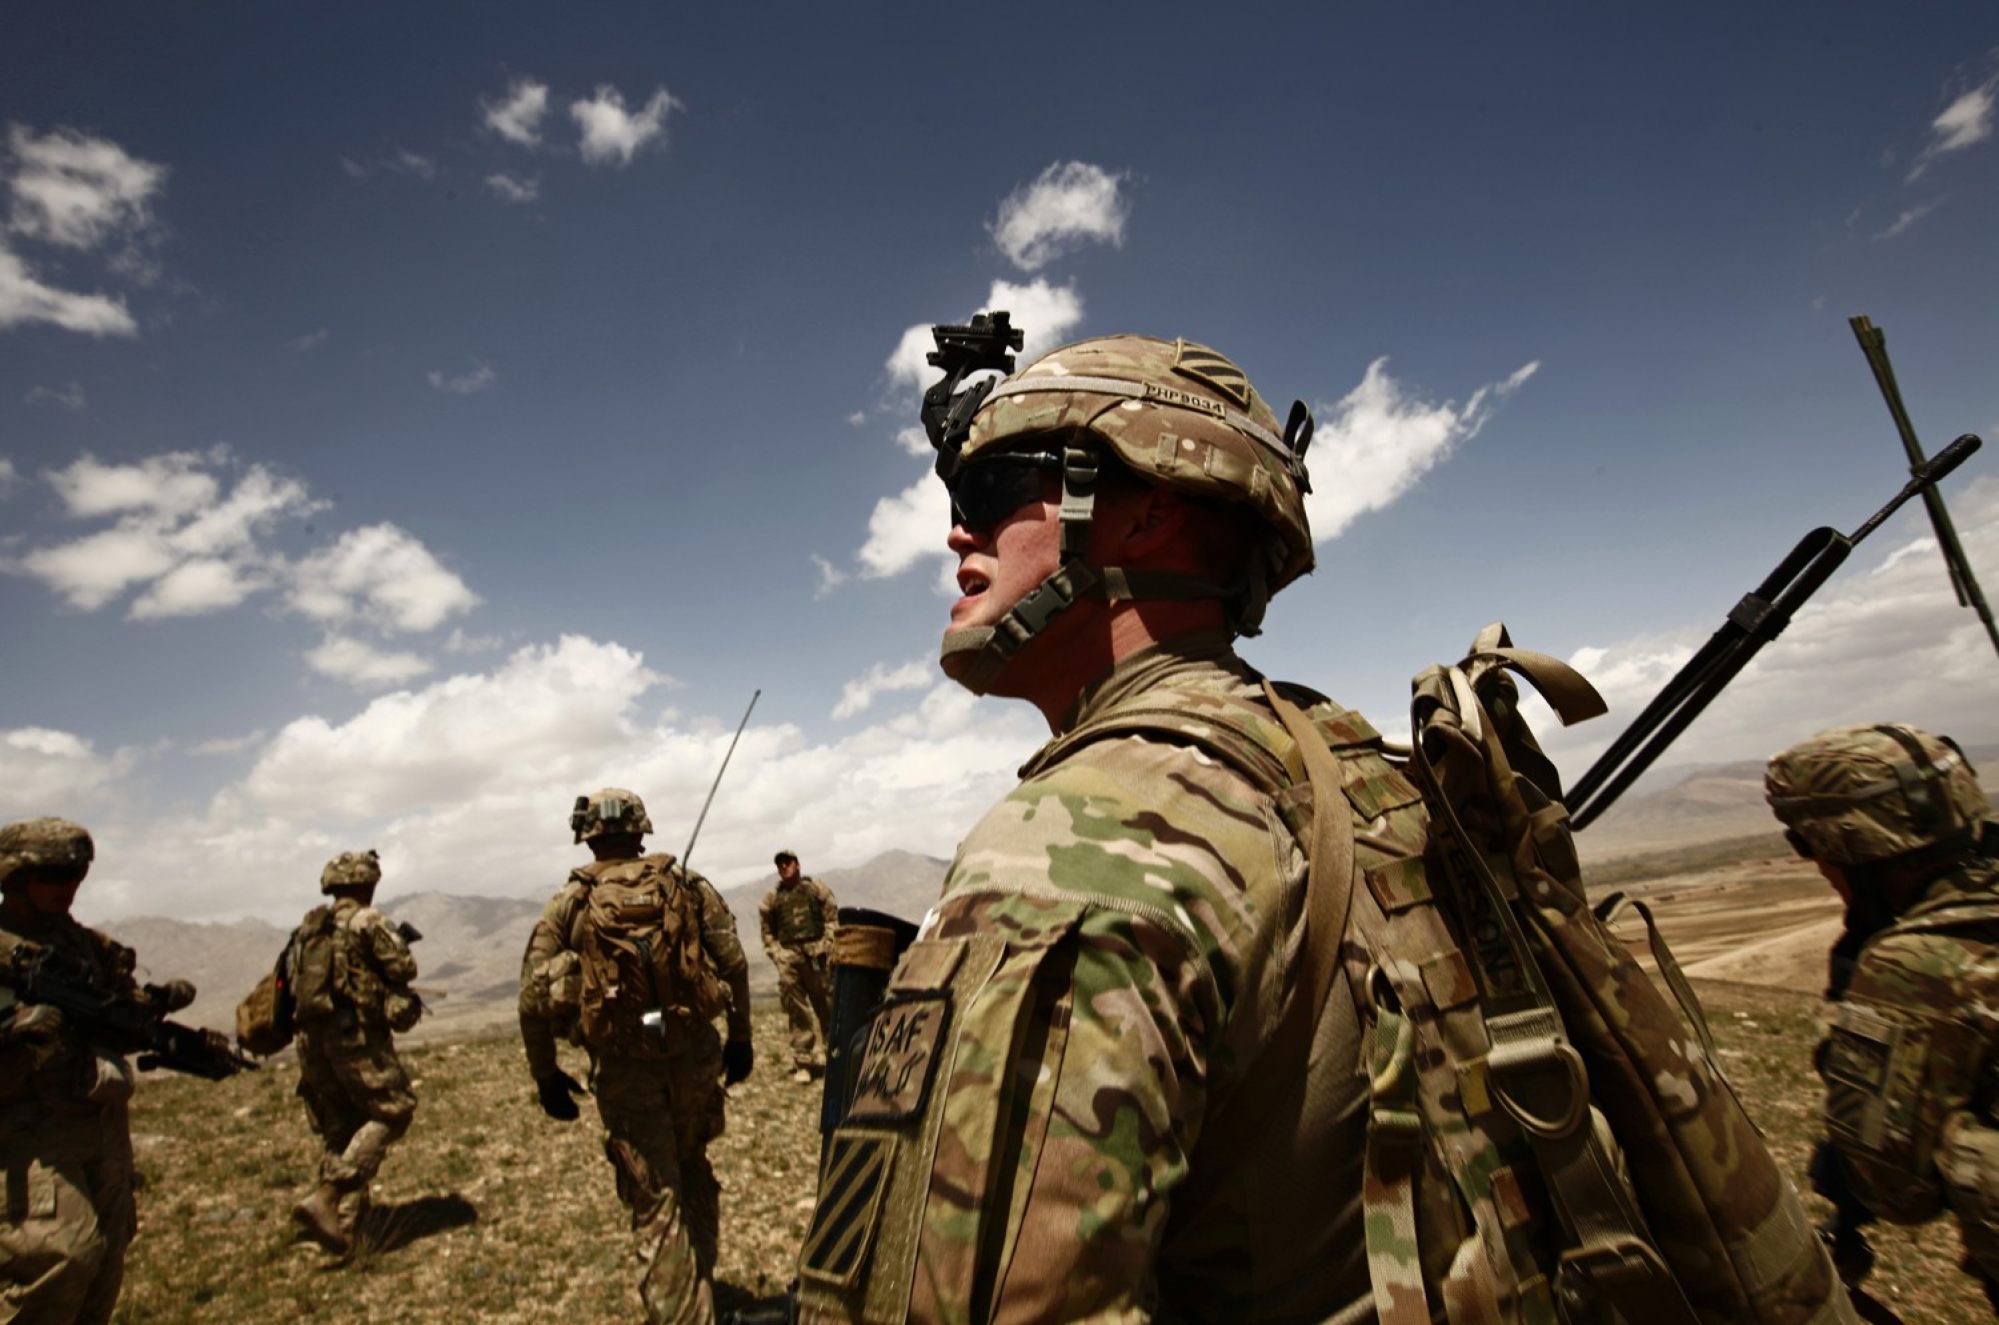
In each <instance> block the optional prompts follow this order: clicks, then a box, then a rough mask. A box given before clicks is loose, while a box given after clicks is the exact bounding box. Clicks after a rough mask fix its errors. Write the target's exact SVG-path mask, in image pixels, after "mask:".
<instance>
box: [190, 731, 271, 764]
mask: <svg viewBox="0 0 1999 1325" xmlns="http://www.w3.org/2000/svg"><path fill="white" fill-rule="evenodd" d="M264 735H265V733H264V729H263V728H262V727H259V728H257V729H256V730H255V731H251V732H245V733H244V734H243V735H241V736H218V737H216V738H215V739H214V740H212V741H200V742H198V743H196V744H194V745H191V746H189V747H188V751H187V752H188V753H189V754H192V755H201V756H203V757H204V758H206V757H212V756H216V755H236V754H242V753H243V752H244V751H245V750H251V749H255V748H256V747H257V746H259V745H262V744H263V742H264Z"/></svg>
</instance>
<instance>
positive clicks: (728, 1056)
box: [722, 1040, 757, 1086]
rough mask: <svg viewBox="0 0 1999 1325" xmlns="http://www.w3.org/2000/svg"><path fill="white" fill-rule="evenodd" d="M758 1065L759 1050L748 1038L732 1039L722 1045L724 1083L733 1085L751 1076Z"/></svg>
mask: <svg viewBox="0 0 1999 1325" xmlns="http://www.w3.org/2000/svg"><path fill="white" fill-rule="evenodd" d="M756 1065H757V1051H756V1050H755V1049H754V1048H752V1047H751V1045H750V1042H749V1041H748V1040H731V1041H729V1042H728V1043H727V1044H725V1045H723V1046H722V1084H723V1085H725V1086H733V1085H735V1084H736V1083H737V1082H738V1081H741V1080H742V1079H743V1078H745V1077H747V1076H749V1074H750V1069H751V1068H753V1067H755V1066H756Z"/></svg>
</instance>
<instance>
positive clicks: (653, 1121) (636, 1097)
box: [520, 793, 750, 1325]
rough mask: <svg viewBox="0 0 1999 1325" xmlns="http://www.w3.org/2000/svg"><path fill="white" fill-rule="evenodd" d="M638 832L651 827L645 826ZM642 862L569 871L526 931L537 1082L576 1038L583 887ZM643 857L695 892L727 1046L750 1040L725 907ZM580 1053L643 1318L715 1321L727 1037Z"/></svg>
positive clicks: (732, 925) (525, 1013)
mask: <svg viewBox="0 0 1999 1325" xmlns="http://www.w3.org/2000/svg"><path fill="white" fill-rule="evenodd" d="M623 794H624V795H626V796H627V797H629V798H630V800H631V801H632V802H633V803H636V802H637V798H636V797H632V796H630V793H623ZM640 814H641V815H642V814H643V809H642V808H641V810H640ZM645 827H646V830H648V831H649V830H650V828H651V823H650V821H649V820H647V821H645ZM578 840H583V834H582V833H581V832H579V834H578ZM634 843H635V844H636V838H634ZM635 849H636V846H635ZM637 859H638V857H636V856H634V857H631V858H624V859H600V860H596V861H593V862H591V863H590V864H588V865H584V866H581V867H580V868H578V869H575V870H572V871H571V872H570V875H569V880H568V882H567V883H565V884H564V885H563V887H562V890H561V891H560V892H558V893H556V895H555V896H554V897H553V898H551V899H550V900H549V903H548V905H547V907H545V908H544V909H543V911H542V914H541V919H540V920H539V921H538V922H537V923H536V924H535V927H534V932H533V933H532V934H531V935H530V936H529V939H528V946H527V952H526V954H525V956H524V957H523V959H522V963H521V997H520V1024H521V1039H522V1043H523V1046H524V1047H525V1049H526V1051H527V1059H528V1069H529V1071H530V1072H531V1073H532V1074H533V1076H534V1077H535V1078H536V1080H537V1081H540V1080H543V1079H546V1078H549V1077H551V1076H554V1075H557V1074H559V1072H560V1063H559V1061H558V1058H557V1053H556V1045H557V1041H558V1039H560V1038H569V1039H571V1040H573V1041H574V1042H576V1043H579V1044H580V1043H583V1041H582V1037H581V1033H580V1031H579V1029H578V1027H577V1024H576V1004H575V998H576V994H575V981H576V980H577V978H578V967H577V962H578V959H579V955H580V954H581V953H582V951H583V949H584V933H583V931H584V924H585V920H586V917H587V910H588V902H589V895H590V889H591V887H592V886H593V885H594V884H595V883H596V882H597V880H598V878H599V877H600V876H602V875H604V874H606V873H607V872H610V871H612V870H620V871H623V872H629V868H630V866H631V865H632V864H633V863H634V862H635V861H636V860H637ZM645 859H646V860H647V861H650V862H653V863H655V864H657V866H658V867H659V868H660V869H662V870H666V869H668V868H669V867H672V868H671V870H670V872H671V874H672V875H673V877H675V878H678V879H682V880H684V881H688V882H691V883H692V884H693V886H694V887H695V888H696V889H698V890H699V894H700V903H701V946H702V949H703V951H704V952H705V953H706V955H707V958H708V960H709V961H710V962H711V963H712V965H713V968H714V970H715V973H716V974H717V975H718V976H719V977H720V978H721V979H722V980H723V981H724V982H725V983H726V984H727V986H728V988H729V993H730V1007H729V1012H728V1030H729V1039H730V1041H731V1042H735V1043H742V1044H747V1043H748V1042H749V1039H750V1016H749V967H748V962H747V960H746V959H745V958H744V956H743V949H742V944H741V943H740V942H739V941H738V939H737V937H736V920H735V917H734V916H733V915H731V914H730V912H729V908H728V904H727V903H725V902H724V901H723V900H722V898H721V895H720V894H719V893H717V892H716V891H715V889H714V886H713V885H712V884H710V883H709V882H708V881H707V880H706V879H704V878H702V877H701V876H700V875H699V874H691V873H685V872H683V871H681V870H680V869H679V868H678V867H674V864H673V857H671V856H669V855H656V856H649V857H646V858H645ZM565 985H567V986H568V989H567V992H565V990H564V986H565ZM669 1015H670V1014H669ZM585 1047H587V1048H590V1055H591V1071H592V1081H591V1085H592V1087H593V1089H594V1091H595V1093H596V1097H597V1115H598V1117H599V1119H601V1120H602V1122H603V1124H604V1134H605V1135H604V1156H605V1158H606V1159H608V1160H609V1161H610V1163H611V1170H612V1173H613V1175H614V1176H615V1179H616V1182H617V1191H618V1199H619V1200H620V1201H622V1202H623V1203H624V1204H625V1205H626V1206H627V1207H629V1208H630V1210H631V1214H632V1232H633V1250H634V1253H635V1255H636V1257H637V1259H638V1260H639V1261H640V1263H641V1264H642V1265H643V1266H644V1269H643V1270H642V1271H641V1275H640V1281H639V1297H640V1300H641V1302H642V1303H643V1305H644V1307H645V1312H646V1319H647V1320H648V1321H649V1322H653V1325H663V1323H665V1322H683V1321H709V1320H712V1319H713V1318H714V1301H713V1290H712V1287H711V1281H712V1279H713V1276H714V1270H715V1256H716V1248H717V1242H718V1240H719V1237H720V1233H721V1184H720V1183H719V1182H718V1181H717V1180H716V1177H715V1170H714V1167H713V1166H712V1165H711V1164H710V1163H709V1162H708V1153H707V1152H708V1143H709V1142H710V1141H712V1140H714V1139H715V1138H716V1137H718V1136H720V1135H721V1134H722V1129H723V1125H724V1102H725V1097H724V1095H723V1089H722V1074H723V1045H722V1040H721V1038H720V1037H719V1036H718V1035H717V1034H716V1033H715V1027H714V1026H713V1024H712V1023H709V1022H705V1021H699V1020H693V1019H676V1020H675V1022H674V1024H673V1026H672V1027H671V1028H670V1029H669V1030H668V1031H667V1033H666V1034H665V1035H664V1036H662V1037H660V1038H654V1037H651V1036H629V1037H626V1038H623V1039H621V1040H620V1042H618V1043H616V1044H614V1045H611V1046H605V1047H591V1046H587V1045H586V1046H585ZM567 1116H571V1117H573V1116H574V1114H573V1111H572V1112H571V1113H570V1114H569V1115H567Z"/></svg>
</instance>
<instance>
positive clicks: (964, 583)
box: [958, 570, 992, 598]
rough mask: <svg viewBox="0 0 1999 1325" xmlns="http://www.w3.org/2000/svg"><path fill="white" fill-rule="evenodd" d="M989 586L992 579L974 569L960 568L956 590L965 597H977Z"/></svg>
mask: <svg viewBox="0 0 1999 1325" xmlns="http://www.w3.org/2000/svg"><path fill="white" fill-rule="evenodd" d="M991 587H992V581H990V580H988V579H987V578H986V577H985V576H983V575H980V574H979V573H978V572H976V571H968V570H961V571H959V572H958V592H959V593H962V594H963V595H965V597H967V598H977V597H978V596H979V595H980V594H982V593H984V592H985V591H986V590H987V589H989V588H991Z"/></svg>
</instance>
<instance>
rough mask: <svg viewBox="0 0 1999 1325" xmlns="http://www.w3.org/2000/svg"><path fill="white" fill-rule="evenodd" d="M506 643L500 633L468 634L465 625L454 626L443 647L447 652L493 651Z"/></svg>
mask: <svg viewBox="0 0 1999 1325" xmlns="http://www.w3.org/2000/svg"><path fill="white" fill-rule="evenodd" d="M505 643H506V641H505V640H503V639H501V638H500V637H499V636H498V635H468V634H466V633H465V628H464V627H463V626H453V627H452V628H451V633H450V634H449V635H447V636H446V637H445V640H444V644H443V645H442V647H443V649H444V651H445V652H446V653H491V652H492V651H493V650H494V649H497V648H499V647H500V646H501V645H502V644H505Z"/></svg>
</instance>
